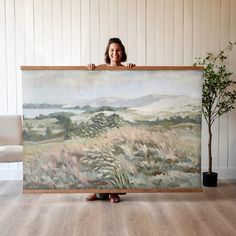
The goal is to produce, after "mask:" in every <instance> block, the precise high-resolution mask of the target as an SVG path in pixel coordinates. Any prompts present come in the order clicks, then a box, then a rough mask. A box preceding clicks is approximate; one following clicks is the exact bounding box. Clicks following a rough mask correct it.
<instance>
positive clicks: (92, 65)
mask: <svg viewBox="0 0 236 236" xmlns="http://www.w3.org/2000/svg"><path fill="white" fill-rule="evenodd" d="M87 68H88V69H89V70H94V69H95V64H88V65H87Z"/></svg>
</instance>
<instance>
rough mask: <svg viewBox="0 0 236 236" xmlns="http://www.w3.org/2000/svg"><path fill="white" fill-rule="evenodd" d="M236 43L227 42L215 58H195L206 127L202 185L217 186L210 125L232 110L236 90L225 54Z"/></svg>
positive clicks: (212, 56)
mask: <svg viewBox="0 0 236 236" xmlns="http://www.w3.org/2000/svg"><path fill="white" fill-rule="evenodd" d="M235 44H236V42H234V43H232V42H229V44H228V45H227V47H226V48H225V49H223V50H221V51H220V52H219V53H218V54H217V55H216V56H214V55H213V54H211V53H208V55H207V56H206V57H205V58H203V59H202V58H197V62H196V63H195V65H201V66H203V67H204V70H203V90H202V112H203V116H204V118H205V120H206V122H207V126H208V172H203V185H204V186H208V187H215V186H217V176H218V174H217V173H215V172H213V171H212V125H213V123H214V122H215V120H216V119H217V118H219V117H220V116H221V115H223V114H225V113H227V112H229V111H231V110H232V109H234V106H235V100H236V90H235V89H233V85H234V84H236V82H235V81H233V80H232V79H230V76H231V75H232V73H231V72H230V71H229V70H228V69H227V66H226V64H225V61H226V59H227V56H226V53H227V52H229V51H231V50H232V48H233V47H234V45H235Z"/></svg>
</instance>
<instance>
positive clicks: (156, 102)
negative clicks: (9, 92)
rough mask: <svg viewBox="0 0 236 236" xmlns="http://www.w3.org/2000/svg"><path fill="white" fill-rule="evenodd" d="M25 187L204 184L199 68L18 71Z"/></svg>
mask: <svg viewBox="0 0 236 236" xmlns="http://www.w3.org/2000/svg"><path fill="white" fill-rule="evenodd" d="M22 79H23V102H24V103H23V115H24V128H23V137H24V189H27V190H37V189H40V190H42V189H44V190H47V189H48V190H80V191H81V190H84V191H85V192H86V191H87V190H89V189H96V190H97V192H99V190H104V189H105V190H106V191H108V192H109V190H114V189H120V190H126V191H128V190H137V191H140V190H142V191H143V190H144V191H145V190H147V191H149V190H151V191H152V190H154V191H155V190H162V189H167V190H168V189H198V188H201V181H200V174H201V162H200V160H201V156H200V155H201V145H200V144H201V91H202V71H201V70H197V69H191V68H190V69H186V68H185V69H184V70H181V68H179V70H176V69H175V70H171V69H164V70H160V69H158V68H156V70H155V69H152V70H148V68H147V69H146V70H143V69H142V70H139V68H138V67H137V68H136V69H132V70H127V69H126V70H94V71H88V70H86V69H77V70H76V69H75V70H69V69H66V67H65V68H64V70H57V69H53V68H51V69H49V70H42V68H41V69H40V70H36V69H33V70H27V69H23V71H22Z"/></svg>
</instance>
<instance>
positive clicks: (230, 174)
mask: <svg viewBox="0 0 236 236" xmlns="http://www.w3.org/2000/svg"><path fill="white" fill-rule="evenodd" d="M204 171H207V168H202V172H204ZM213 171H214V172H217V173H218V178H219V179H236V168H219V169H213ZM0 180H23V168H22V167H18V168H17V167H16V168H9V167H1V168H0Z"/></svg>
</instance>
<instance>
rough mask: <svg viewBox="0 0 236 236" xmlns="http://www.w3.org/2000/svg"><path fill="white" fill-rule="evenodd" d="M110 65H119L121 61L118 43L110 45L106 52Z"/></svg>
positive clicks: (120, 50)
mask: <svg viewBox="0 0 236 236" xmlns="http://www.w3.org/2000/svg"><path fill="white" fill-rule="evenodd" d="M108 55H109V58H110V60H111V64H113V63H115V64H117V63H120V62H121V59H122V49H121V47H120V45H119V44H118V43H111V44H110V47H109V51H108Z"/></svg>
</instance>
